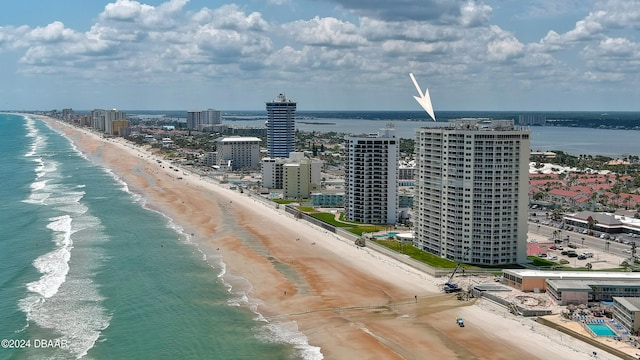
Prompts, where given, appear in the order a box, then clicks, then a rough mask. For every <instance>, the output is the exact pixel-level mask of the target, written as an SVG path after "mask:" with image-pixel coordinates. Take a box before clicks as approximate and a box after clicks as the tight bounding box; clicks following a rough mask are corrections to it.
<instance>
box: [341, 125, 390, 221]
mask: <svg viewBox="0 0 640 360" xmlns="http://www.w3.org/2000/svg"><path fill="white" fill-rule="evenodd" d="M346 140H347V149H346V153H347V158H346V161H345V196H344V198H345V199H344V206H345V218H346V219H347V220H348V221H356V222H361V223H366V224H395V223H396V221H397V218H398V152H399V139H397V138H396V137H395V129H393V128H391V127H389V126H388V127H387V128H385V129H383V130H382V133H381V134H365V135H354V136H348V137H347V138H346Z"/></svg>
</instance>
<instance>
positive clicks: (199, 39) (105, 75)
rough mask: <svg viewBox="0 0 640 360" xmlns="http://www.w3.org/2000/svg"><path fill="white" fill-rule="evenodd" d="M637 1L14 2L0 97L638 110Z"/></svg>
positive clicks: (8, 105)
mask: <svg viewBox="0 0 640 360" xmlns="http://www.w3.org/2000/svg"><path fill="white" fill-rule="evenodd" d="M639 30H640V0H607V1H599V0H562V1H557V0H530V1H520V0H484V1H480V0H478V1H474V0H394V1H389V0H244V1H236V2H227V1H212V0H208V1H207V0H191V1H189V0H146V1H143V0H141V1H133V0H113V1H97V0H91V1H86V0H20V1H11V2H6V4H3V5H2V11H1V12H0V75H1V76H0V109H12V110H36V109H40V110H48V109H62V108H67V107H72V108H74V109H79V110H80V109H82V110H85V109H93V108H118V109H125V110H126V109H141V110H144V109H158V110H170V109H175V110H180V109H205V108H215V109H220V110H263V109H264V103H265V101H269V100H272V99H274V98H275V97H276V96H277V94H278V93H285V94H286V95H287V97H288V98H290V99H292V100H294V101H297V102H298V109H300V110H307V111H310V110H420V109H421V108H420V105H419V104H418V103H417V102H416V101H415V100H414V99H413V96H414V95H417V92H416V89H415V87H414V86H413V83H412V82H411V79H410V77H409V73H413V74H414V75H415V77H416V79H417V80H418V82H419V83H420V86H421V87H422V88H423V89H424V88H425V87H428V88H429V92H430V94H431V100H432V102H433V107H434V109H435V111H436V113H437V112H438V111H443V110H522V111H535V110H553V111H562V110H567V111H572V110H590V111H591V110H592V111H640V86H638V84H640V81H639V80H640V31H639Z"/></svg>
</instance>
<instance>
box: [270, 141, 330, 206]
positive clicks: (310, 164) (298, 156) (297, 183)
mask: <svg viewBox="0 0 640 360" xmlns="http://www.w3.org/2000/svg"><path fill="white" fill-rule="evenodd" d="M260 165H261V171H262V187H264V188H267V189H282V190H283V196H284V197H285V198H305V199H306V198H309V195H310V193H311V192H312V191H318V190H319V189H320V182H321V176H322V174H321V172H322V161H320V160H317V159H309V158H306V157H305V156H304V153H301V152H291V153H289V157H288V158H286V159H283V158H262V160H261V164H260Z"/></svg>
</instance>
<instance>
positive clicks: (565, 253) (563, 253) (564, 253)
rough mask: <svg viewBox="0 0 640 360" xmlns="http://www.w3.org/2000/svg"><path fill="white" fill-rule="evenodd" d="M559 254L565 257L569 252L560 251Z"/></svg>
mask: <svg viewBox="0 0 640 360" xmlns="http://www.w3.org/2000/svg"><path fill="white" fill-rule="evenodd" d="M560 254H561V255H567V254H569V251H567V250H564V251H562V252H561V253H560Z"/></svg>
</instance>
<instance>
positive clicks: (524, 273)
mask: <svg viewBox="0 0 640 360" xmlns="http://www.w3.org/2000/svg"><path fill="white" fill-rule="evenodd" d="M502 272H503V273H505V274H511V275H515V276H518V277H532V278H535V277H537V278H547V279H559V280H562V279H569V280H580V279H584V280H588V279H593V280H597V279H609V280H635V281H638V280H640V272H615V271H588V272H585V271H546V270H533V269H504V270H502Z"/></svg>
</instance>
